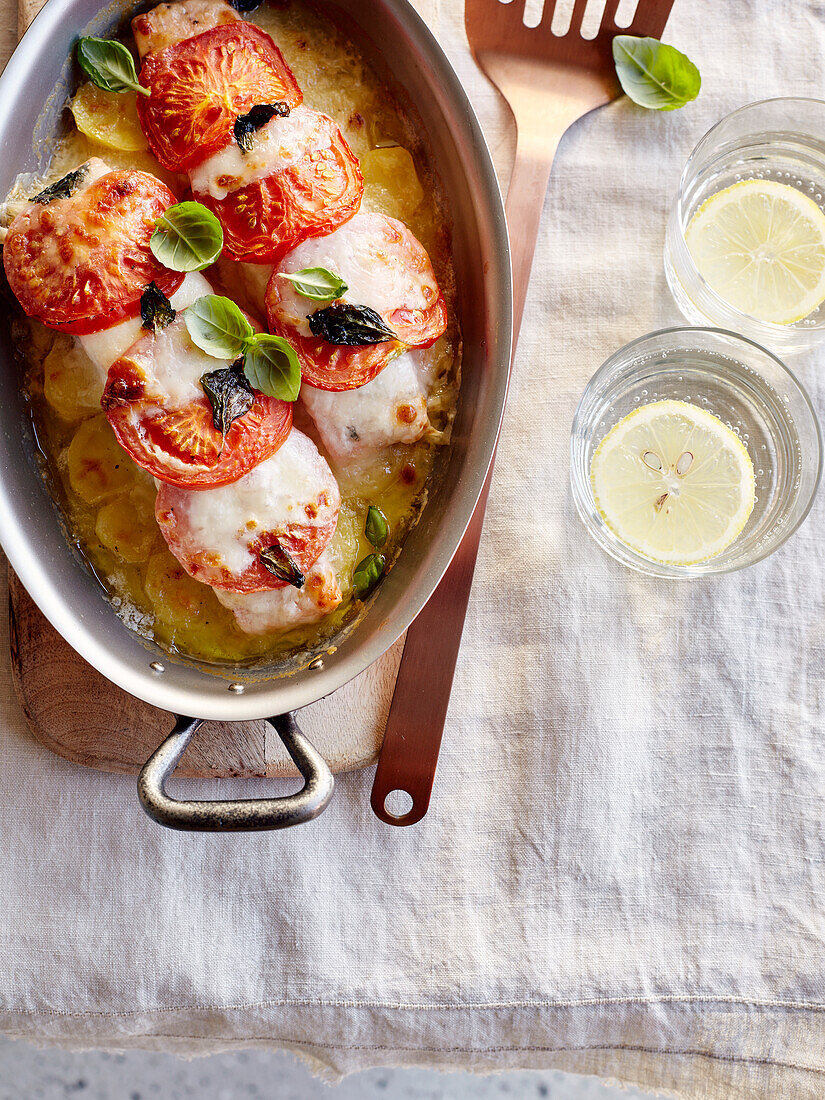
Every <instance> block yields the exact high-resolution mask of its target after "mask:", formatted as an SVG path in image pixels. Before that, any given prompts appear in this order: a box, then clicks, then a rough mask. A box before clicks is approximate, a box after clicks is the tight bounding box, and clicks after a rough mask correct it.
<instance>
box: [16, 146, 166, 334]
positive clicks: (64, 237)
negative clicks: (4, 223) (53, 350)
mask: <svg viewBox="0 0 825 1100" xmlns="http://www.w3.org/2000/svg"><path fill="white" fill-rule="evenodd" d="M101 167H102V170H103V174H101V173H100V169H101ZM87 178H88V179H90V180H91V182H89V183H88V184H87V185H86V186H85V187H84V186H83V185H82V182H81V186H80V189H79V190H77V191H76V192H75V193H74V194H73V195H70V196H69V197H68V198H56V199H53V200H52V201H51V202H49V203H46V204H41V203H30V204H29V205H28V206H27V207H26V209H25V210H23V211H21V213H20V214H18V215H17V217H16V218H15V219H14V221H13V222H12V223H11V226H10V227H9V232H8V235H7V236H6V240H5V243H4V245H3V266H4V267H5V269H6V276H7V277H8V280H9V285H10V287H11V289H12V290H13V292H14V294H15V295H16V297H17V299H18V300H19V302H20V304H21V306H22V307H23V309H24V310H25V311H26V313H27V314H28V315H29V316H30V317H36V318H37V319H38V320H40V321H42V322H43V323H44V324H46V325H49V327H50V328H57V329H63V330H64V331H65V332H76V333H88V332H98V331H100V330H101V329H104V328H109V327H111V326H112V325H115V324H117V323H118V321H122V320H124V319H125V318H127V317H133V316H136V315H137V313H138V312H139V310H140V296H141V294H142V293H143V291H144V290H145V289H146V287H147V286H148V284H149V283H151V282H153V281H154V282H155V283H156V284H157V285H158V286H159V287H160V289H161V290H162V291H163V292H164V294H166V295H167V296H168V295H171V294H174V292H175V291H176V290H177V288H178V287H179V286H180V284H181V283H182V282H183V275H182V274H181V272H179V271H171V270H170V269H169V268H168V267H163V265H162V264H160V263H158V261H157V260H156V259H155V257H154V256H153V255H152V253H151V252H150V250H149V238H150V237H151V236H152V233H153V232H154V227H155V225H154V223H155V220H156V219H157V218H159V217H160V215H161V214H162V213H163V212H164V210H166V209H167V207H169V206H172V205H173V204H174V203H175V202H176V201H177V200H176V199H175V196H174V195H173V194H172V192H171V191H170V190H169V188H168V187H166V185H165V184H163V183H161V182H160V180H157V179H155V177H154V176H150V175H148V174H147V173H146V172H131V171H122V172H108V171H106V167H105V165H103V164H102V162H101V161H97V162H95V161H90V162H89V165H88V167H87Z"/></svg>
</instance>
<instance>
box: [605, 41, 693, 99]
mask: <svg viewBox="0 0 825 1100" xmlns="http://www.w3.org/2000/svg"><path fill="white" fill-rule="evenodd" d="M613 60H614V61H615V63H616V73H617V75H618V77H619V83H620V84H621V86H622V88H623V90H624V91H625V93H626V94H627V95H629V96H630V98H631V99H632V100H633V102H634V103H638V104H639V106H640V107H647V108H648V109H649V110H652V111H675V110H677V109H678V108H679V107H684V105H685V104H686V103H690V101H691V100H692V99H696V97H697V95H698V94H699V89H700V88H701V86H702V78H701V76H700V75H699V70H698V69H697V68H696V66H695V65H694V64H693V62H692V61H691V60H690V59H689V58H687V57H685V55H684V54H683V53H680V52H679V51H678V50H677V49H674V47H673V46H666V45H665V44H664V43H663V42H660V41H659V40H658V39H657V38H636V37H635V36H634V35H632V34H617V35H616V37H615V38H614V39H613Z"/></svg>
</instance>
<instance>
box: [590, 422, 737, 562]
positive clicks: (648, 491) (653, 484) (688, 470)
mask: <svg viewBox="0 0 825 1100" xmlns="http://www.w3.org/2000/svg"><path fill="white" fill-rule="evenodd" d="M590 480H591V484H592V486H593V495H594V498H595V502H596V507H597V508H598V510H599V513H600V514H601V516H602V518H603V519H604V521H605V523H606V524H607V526H608V527H609V528H610V530H611V531H612V532H613V533H614V534H615V535H616V537H617V538H618V539H620V540H621V541H622V542H623V543H624V544H625V545H626V546H628V547H630V549H631V550H635V551H636V552H637V553H639V554H642V555H643V556H644V557H646V558H650V559H651V560H653V561H658V562H666V563H668V564H670V565H694V564H696V563H698V562H702V561H707V560H708V559H709V558H713V557H716V555H717V554H721V553H722V551H723V550H726V549H727V548H728V547H729V546H730V545H731V543H733V542H734V541H735V540H736V538H737V537H738V536H739V534H740V533H741V531H742V528H743V527H744V526H745V524H746V523H747V521H748V517H749V516H750V514H751V511H752V510H753V503H754V487H755V483H754V475H753V463H752V462H751V460H750V456H749V455H748V452H747V450H746V449H745V447H744V446H743V444H742V441H741V440H740V439H739V437H738V436H737V435H736V433H735V432H732V431H731V430H730V428H728V427H727V426H726V425H725V424H723V423H722V421H721V420H720V419H719V418H718V417H716V416H713V415H712V414H711V413H709V412H706V411H705V410H704V409H700V408H698V406H696V405H691V404H689V403H688V402H687V401H654V402H652V403H651V404H649V405H642V406H641V408H638V409H634V411H633V412H632V413H630V414H629V415H628V416H626V417H624V419H623V420H620V421H619V423H618V424H616V425H615V426H614V427H613V428H611V430H610V431H609V432H608V433H607V435H606V436H605V437H604V439H603V440H602V441H601V443H600V444H599V447H598V449H597V451H596V453H595V455H594V456H593V462H592V464H591V467H590Z"/></svg>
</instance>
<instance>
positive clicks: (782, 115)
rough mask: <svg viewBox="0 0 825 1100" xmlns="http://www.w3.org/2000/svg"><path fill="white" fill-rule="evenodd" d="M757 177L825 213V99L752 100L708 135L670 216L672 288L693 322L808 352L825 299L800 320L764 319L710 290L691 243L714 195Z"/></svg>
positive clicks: (824, 329)
mask: <svg viewBox="0 0 825 1100" xmlns="http://www.w3.org/2000/svg"><path fill="white" fill-rule="evenodd" d="M750 179H760V180H773V181H776V182H778V183H784V184H789V185H790V186H791V187H795V188H796V189H797V190H799V191H801V192H802V193H803V194H804V195H807V196H808V197H809V198H812V199H813V200H814V201H815V202H816V203H817V205H818V206H819V207H820V209H822V210H823V211H825V102H823V101H821V100H818V99H791V98H786V99H767V100H763V101H761V102H759V103H751V104H748V106H746V107H741V108H740V109H739V110H738V111H734V112H733V114H730V115H728V116H727V117H726V118H723V119H722V121H721V122H718V123H717V124H716V125H715V126H714V127H713V128H712V129H711V130H709V131H708V132H707V133H706V134H705V136H704V137H703V138H702V140H701V141H700V142H699V144H698V145H697V146H696V148H695V149H694V150H693V152H692V153H691V155H690V156H689V157H688V161H687V164H686V165H685V168H684V171H683V172H682V179H681V183H680V185H679V193H678V195H677V196H676V201H675V202H674V204H673V207H672V209H671V212H670V215H669V218H668V224H667V235H666V239H665V275H666V277H667V281H668V285H669V286H670V290H671V293H672V294H673V297H674V298H675V299H676V304H677V305H678V306H679V309H680V310H681V311H682V313H683V314H684V316H685V318H686V319H687V320H688V321H690V322H692V323H694V324H700V325H702V324H711V325H714V326H717V327H719V328H725V329H733V330H734V331H735V332H741V333H742V334H743V335H745V336H747V337H749V338H750V339H751V340H754V341H755V342H756V343H759V344H763V345H765V346H766V347H769V348H771V349H772V350H773V351H775V352H777V353H778V354H780V355H785V354H789V353H797V352H802V351H806V350H808V349H809V348H811V347H813V346H814V345H816V344H817V343H819V342H820V341H821V340H823V339H825V303H823V304H822V305H820V306H819V307H818V308H817V309H815V310H814V311H813V313H811V314H809V315H808V316H807V317H804V318H803V319H802V320H800V321H796V322H795V323H793V324H788V325H780V324H774V323H773V322H770V321H760V320H759V319H758V318H756V317H752V316H750V315H748V314H746V313H742V312H741V311H740V310H738V309H737V308H735V307H734V306H731V305H730V304H729V303H728V302H726V301H725V299H724V298H723V297H721V296H720V295H719V294H718V293H717V292H716V291H715V290H713V289H711V287H710V285H709V284H708V283H707V282H706V280H705V279H704V278H703V277H702V276H701V275H700V274H699V271H698V270H697V267H696V265H695V263H694V262H693V259H692V257H691V254H690V251H689V249H688V246H687V243H686V241H685V233H686V230H687V227H688V225H689V224H690V220H691V218H692V217H693V215H694V214H695V213H696V211H697V210H698V209H699V207H700V206H702V204H703V203H704V202H705V201H706V200H707V199H709V198H710V197H711V195H714V194H716V193H717V192H718V191H722V190H723V189H724V188H726V187H731V186H732V185H733V184H735V183H738V182H740V181H741V180H750Z"/></svg>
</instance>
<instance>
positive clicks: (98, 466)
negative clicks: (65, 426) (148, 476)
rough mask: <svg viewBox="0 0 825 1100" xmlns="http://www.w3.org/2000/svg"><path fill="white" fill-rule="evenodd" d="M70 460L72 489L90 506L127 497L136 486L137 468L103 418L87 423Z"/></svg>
mask: <svg viewBox="0 0 825 1100" xmlns="http://www.w3.org/2000/svg"><path fill="white" fill-rule="evenodd" d="M67 459H68V467H69V482H70V484H71V487H72V489H73V490H74V491H75V492H76V493H77V495H78V496H79V497H81V498H82V499H83V500H85V501H87V502H88V503H89V504H97V503H98V502H99V501H101V500H106V498H107V497H114V496H117V495H118V493H125V492H126V491H127V490H128V489H131V488H132V487H133V485H134V484H135V480H136V473H135V470H136V467H135V464H134V462H132V460H131V458H129V456H128V455H127V454H126V452H125V451H124V450H122V449H121V447H120V445H119V444H118V442H117V440H116V439H115V433H114V432H113V431H112V429H111V428H110V426H109V421H108V420H107V419H106V417H105V416H103V415H100V416H96V417H94V418H93V419H91V420H84V421H83V423H82V424H81V425H80V427H79V428H78V429H77V431H76V432H75V435H74V438H73V439H72V441H71V443H70V444H69V448H68V454H67Z"/></svg>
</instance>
